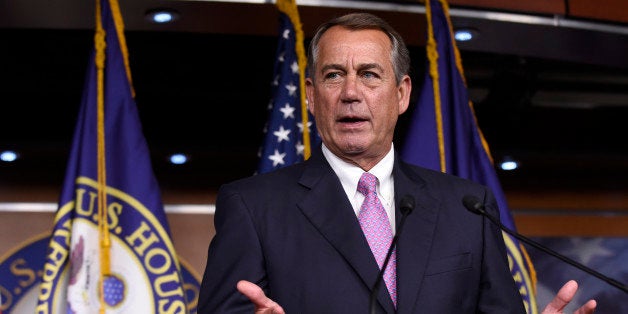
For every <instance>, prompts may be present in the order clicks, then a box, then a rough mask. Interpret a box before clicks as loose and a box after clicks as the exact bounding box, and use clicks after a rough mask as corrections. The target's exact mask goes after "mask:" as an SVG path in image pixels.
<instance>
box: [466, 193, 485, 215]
mask: <svg viewBox="0 0 628 314" xmlns="http://www.w3.org/2000/svg"><path fill="white" fill-rule="evenodd" d="M462 205H464V207H465V208H466V209H467V210H469V211H470V212H472V213H474V214H482V212H483V211H484V205H483V204H482V202H481V201H480V199H479V198H477V197H475V196H473V195H465V196H464V197H463V198H462Z"/></svg>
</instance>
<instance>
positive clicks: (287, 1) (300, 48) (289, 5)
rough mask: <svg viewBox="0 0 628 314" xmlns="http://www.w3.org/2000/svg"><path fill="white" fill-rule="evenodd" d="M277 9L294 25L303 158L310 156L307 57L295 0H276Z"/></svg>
mask: <svg viewBox="0 0 628 314" xmlns="http://www.w3.org/2000/svg"><path fill="white" fill-rule="evenodd" d="M275 5H276V6H277V8H278V9H279V11H281V12H283V13H285V14H286V15H287V16H288V17H289V18H290V21H291V22H292V25H294V31H295V37H296V45H295V49H296V52H297V62H298V64H299V87H300V90H301V95H300V96H301V122H302V123H303V146H304V149H303V159H306V160H307V159H308V158H310V154H311V145H310V130H309V128H308V122H309V121H308V114H307V113H308V111H307V105H306V99H305V67H306V65H307V57H306V56H305V47H304V45H303V40H304V36H303V29H302V27H301V19H300V18H299V10H298V9H297V4H296V0H277V2H276V3H275Z"/></svg>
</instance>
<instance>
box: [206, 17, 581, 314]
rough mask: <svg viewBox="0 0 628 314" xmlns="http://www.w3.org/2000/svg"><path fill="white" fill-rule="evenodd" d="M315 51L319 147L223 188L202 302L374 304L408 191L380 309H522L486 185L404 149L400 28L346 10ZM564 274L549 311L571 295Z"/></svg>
mask: <svg viewBox="0 0 628 314" xmlns="http://www.w3.org/2000/svg"><path fill="white" fill-rule="evenodd" d="M308 62H309V64H308V67H309V70H310V71H309V73H310V75H311V77H309V78H308V79H307V82H306V93H307V99H308V106H309V110H310V112H311V113H312V114H313V115H314V117H315V119H316V123H317V128H318V130H319V133H320V135H321V138H322V140H323V144H322V146H321V147H319V148H317V149H316V150H314V152H313V154H312V156H311V158H310V159H309V160H307V161H305V162H303V163H300V164H296V165H293V166H290V167H286V168H283V169H281V170H278V171H275V172H271V173H268V174H264V175H257V176H254V177H250V178H247V179H243V180H239V181H236V182H233V183H230V184H226V185H224V186H223V187H221V189H220V192H219V194H218V198H217V202H216V216H215V225H216V235H215V237H214V239H213V240H212V242H211V244H210V247H209V251H208V258H207V266H206V270H205V274H204V276H203V282H202V284H201V291H200V296H199V306H198V308H199V313H239V312H242V313H251V312H253V311H255V312H256V313H284V310H285V312H287V313H367V311H368V310H369V306H370V293H371V290H372V288H373V285H374V283H375V282H376V278H377V276H378V273H379V272H380V268H381V267H382V264H383V263H382V262H383V259H382V251H387V250H388V247H389V246H390V239H391V237H392V234H394V232H395V231H396V230H395V229H396V228H398V227H399V223H400V221H401V219H402V214H401V211H400V208H401V205H400V201H401V200H402V199H406V198H410V199H412V200H414V203H415V206H414V209H413V211H412V213H411V214H410V215H407V216H406V220H405V225H404V230H403V234H401V235H400V237H399V241H398V243H397V246H396V249H395V251H394V253H393V254H392V258H391V260H390V263H389V264H388V267H387V268H386V270H385V272H384V281H383V282H381V286H380V287H379V293H378V294H377V296H376V297H377V299H376V301H377V302H376V304H375V307H376V308H375V310H376V311H377V312H378V313H395V312H396V313H525V309H524V307H523V303H522V301H521V296H520V295H519V292H518V291H517V289H516V287H515V284H514V281H513V279H512V276H511V275H510V271H509V269H508V262H507V259H506V250H505V246H504V243H503V240H502V236H501V232H500V230H499V229H498V228H497V227H496V226H495V225H493V224H492V223H491V222H490V221H488V220H487V219H485V218H483V217H482V216H479V215H475V214H472V213H470V212H469V211H467V210H466V209H465V208H464V206H463V205H462V201H461V200H462V198H463V196H465V195H474V196H476V197H478V198H479V199H481V200H483V201H484V202H486V203H487V204H489V206H487V208H489V209H490V210H492V211H493V213H492V214H493V215H498V211H497V210H495V208H496V204H495V199H494V198H493V195H492V194H491V192H490V191H489V190H488V189H487V188H486V187H484V186H481V185H478V184H475V183H472V182H470V181H467V180H463V179H460V178H457V177H453V176H450V175H446V174H442V173H440V172H435V171H431V170H427V169H424V168H420V167H416V166H411V165H409V164H406V163H404V162H402V161H401V160H400V159H399V157H398V156H397V155H396V153H395V150H394V145H393V141H392V140H393V134H394V129H395V125H396V123H397V118H398V116H399V115H400V114H402V113H404V112H405V111H406V109H407V108H408V104H409V100H410V91H411V87H412V86H411V81H410V77H409V76H408V71H409V64H410V57H409V54H408V50H407V48H406V47H405V45H404V43H403V41H402V39H401V37H400V36H399V34H397V32H396V31H395V30H393V29H392V28H391V27H390V26H389V25H388V24H387V23H385V22H384V21H383V20H381V19H379V18H377V17H375V16H373V15H370V14H349V15H346V16H343V17H339V18H337V19H334V20H332V21H330V22H328V23H326V24H324V25H322V26H321V27H320V28H319V30H318V32H317V33H316V35H315V36H314V38H313V40H312V42H311V46H310V50H309V56H308ZM365 173H367V174H365ZM366 182H370V187H368V188H367V187H366V186H369V184H367V183H366ZM373 213H377V214H373ZM365 217H366V218H365ZM375 217H381V218H382V219H383V220H384V222H383V223H382V220H377V219H374V218H375ZM372 226H378V228H376V230H373V229H371V227H372ZM382 239H384V240H382ZM382 243H384V244H383V245H382ZM382 247H383V248H384V249H383V250H382ZM383 255H385V252H383ZM568 284H569V286H568V287H567V288H568V289H567V290H568V291H567V292H565V293H562V294H560V293H559V297H557V299H556V300H555V302H552V304H551V305H552V309H551V310H552V311H553V312H547V313H554V312H559V311H561V309H560V307H564V304H566V303H567V302H569V300H570V298H571V297H573V293H575V290H574V291H573V293H572V292H571V290H569V289H572V288H573V285H574V284H575V282H570V283H568ZM236 286H237V289H236ZM260 287H261V288H260ZM576 288H577V286H576ZM262 289H263V290H262ZM572 290H573V289H572ZM548 307H549V306H548ZM589 308H590V307H589ZM589 308H587V309H586V310H589ZM591 312H592V309H591ZM582 313H587V312H582Z"/></svg>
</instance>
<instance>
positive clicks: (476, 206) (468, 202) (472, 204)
mask: <svg viewBox="0 0 628 314" xmlns="http://www.w3.org/2000/svg"><path fill="white" fill-rule="evenodd" d="M462 203H463V204H464V206H465V207H466V208H467V209H468V210H469V211H471V212H473V213H476V214H481V215H483V216H486V217H488V219H490V220H491V221H492V222H493V223H494V224H496V225H497V226H499V228H501V229H502V230H504V231H506V232H507V233H508V234H510V235H512V236H513V237H515V238H517V239H519V240H521V241H522V242H524V243H526V244H528V245H530V246H533V247H535V248H537V249H539V250H541V251H543V252H545V253H547V254H549V255H551V256H554V257H556V258H558V259H560V260H561V261H563V262H565V263H567V264H570V265H572V266H574V267H576V268H578V269H580V270H582V271H584V272H586V273H588V274H590V275H593V276H595V277H597V278H598V279H601V280H603V281H604V282H606V283H608V284H610V285H611V286H613V287H615V288H617V289H619V290H622V291H623V292H625V293H628V287H627V286H626V285H624V284H623V283H621V282H619V281H617V280H615V279H613V278H610V277H607V276H605V275H603V274H601V273H599V272H597V271H596V270H594V269H591V268H589V267H587V266H585V265H583V264H581V263H578V262H576V261H574V260H572V259H570V258H568V257H567V256H564V255H561V254H559V253H557V252H555V251H552V250H550V249H549V248H547V247H545V246H543V245H541V244H539V243H538V242H535V241H532V240H531V239H529V238H527V237H524V236H523V235H521V234H519V233H517V232H515V231H513V230H511V229H509V228H508V227H506V226H504V225H503V224H502V223H501V221H499V220H498V219H497V218H495V217H494V216H493V215H491V214H489V213H488V212H487V211H486V210H485V208H484V207H485V206H484V205H483V204H482V202H480V200H478V199H477V198H476V197H474V196H470V195H467V196H465V197H463V199H462Z"/></svg>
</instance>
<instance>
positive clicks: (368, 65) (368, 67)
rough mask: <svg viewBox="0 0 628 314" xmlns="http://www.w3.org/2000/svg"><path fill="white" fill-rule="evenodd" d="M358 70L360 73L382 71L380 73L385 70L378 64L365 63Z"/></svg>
mask: <svg viewBox="0 0 628 314" xmlns="http://www.w3.org/2000/svg"><path fill="white" fill-rule="evenodd" d="M358 69H359V70H360V71H364V70H371V69H377V70H380V71H383V70H384V68H382V66H381V65H379V64H378V63H364V64H360V66H359V67H358Z"/></svg>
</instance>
